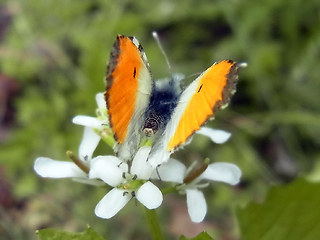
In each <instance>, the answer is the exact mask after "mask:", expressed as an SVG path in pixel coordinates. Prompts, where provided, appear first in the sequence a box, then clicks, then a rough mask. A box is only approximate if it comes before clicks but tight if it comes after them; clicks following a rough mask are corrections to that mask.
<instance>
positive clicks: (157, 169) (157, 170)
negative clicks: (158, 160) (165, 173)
mask: <svg viewBox="0 0 320 240" xmlns="http://www.w3.org/2000/svg"><path fill="white" fill-rule="evenodd" d="M160 166H161V165H160V164H159V165H158V166H157V167H156V172H157V175H158V178H159V180H160V181H162V180H161V177H160V173H159V167H160Z"/></svg>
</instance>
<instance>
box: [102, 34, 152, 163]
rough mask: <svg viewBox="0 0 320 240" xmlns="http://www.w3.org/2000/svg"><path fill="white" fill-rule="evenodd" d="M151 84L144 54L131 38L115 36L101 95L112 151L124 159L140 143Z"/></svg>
mask: <svg viewBox="0 0 320 240" xmlns="http://www.w3.org/2000/svg"><path fill="white" fill-rule="evenodd" d="M152 86H153V81H152V79H151V73H150V68H149V64H148V61H147V58H146V55H145V53H144V51H143V48H142V46H141V45H140V44H139V42H138V40H137V39H136V38H134V37H125V36H118V37H117V39H116V41H115V43H114V45H113V50H112V52H111V55H110V61H109V65H108V67H107V90H106V93H105V97H106V102H107V108H108V114H109V121H110V125H111V128H112V131H113V133H114V137H115V140H116V142H117V144H116V145H115V151H116V152H117V153H118V155H119V157H120V158H122V159H123V160H128V159H130V158H131V157H132V155H133V154H134V153H135V151H136V150H137V147H138V145H139V143H140V134H139V130H140V128H141V125H142V123H143V117H144V112H145V110H146V108H147V106H148V104H149V99H150V94H151V91H152Z"/></svg>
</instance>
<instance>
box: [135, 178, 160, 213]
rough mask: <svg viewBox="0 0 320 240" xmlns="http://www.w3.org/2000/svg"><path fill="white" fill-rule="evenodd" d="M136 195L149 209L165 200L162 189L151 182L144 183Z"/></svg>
mask: <svg viewBox="0 0 320 240" xmlns="http://www.w3.org/2000/svg"><path fill="white" fill-rule="evenodd" d="M136 197H137V199H138V200H139V202H141V203H142V204H143V205H144V206H146V208H148V209H155V208H157V207H159V206H160V205H161V203H162V200H163V197H162V193H161V191H160V190H159V188H158V187H157V186H156V185H154V184H153V183H151V182H146V183H144V184H143V185H142V186H141V187H140V188H139V190H138V191H137V193H136Z"/></svg>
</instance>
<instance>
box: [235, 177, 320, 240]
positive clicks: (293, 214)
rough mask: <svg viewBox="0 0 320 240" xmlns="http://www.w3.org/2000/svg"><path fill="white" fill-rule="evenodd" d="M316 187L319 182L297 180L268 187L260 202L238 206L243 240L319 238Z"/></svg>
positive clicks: (319, 197) (319, 194)
mask: <svg viewBox="0 0 320 240" xmlns="http://www.w3.org/2000/svg"><path fill="white" fill-rule="evenodd" d="M319 188H320V184H319V183H310V182H307V181H305V180H302V179H297V180H295V181H294V182H292V183H290V184H288V185H286V186H277V187H273V188H271V189H270V191H269V192H268V195H267V197H266V199H265V201H264V202H263V203H261V204H257V203H250V204H249V205H248V206H246V207H245V208H243V209H238V211H237V215H238V221H239V225H240V230H241V233H242V239H244V240H251V239H252V240H255V239H260V240H271V239H272V240H278V239H279V240H283V239H290V240H300V239H304V240H314V239H319V238H320V218H319V216H320V209H319V202H320V192H319Z"/></svg>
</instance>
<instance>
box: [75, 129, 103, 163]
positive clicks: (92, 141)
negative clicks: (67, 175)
mask: <svg viewBox="0 0 320 240" xmlns="http://www.w3.org/2000/svg"><path fill="white" fill-rule="evenodd" d="M99 141H100V136H99V135H98V134H96V133H95V132H94V131H93V130H92V129H91V128H89V127H85V128H84V132H83V137H82V140H81V143H80V146H79V158H80V159H81V160H83V161H85V160H91V158H92V154H93V152H94V150H95V149H96V147H97V146H98V143H99Z"/></svg>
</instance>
